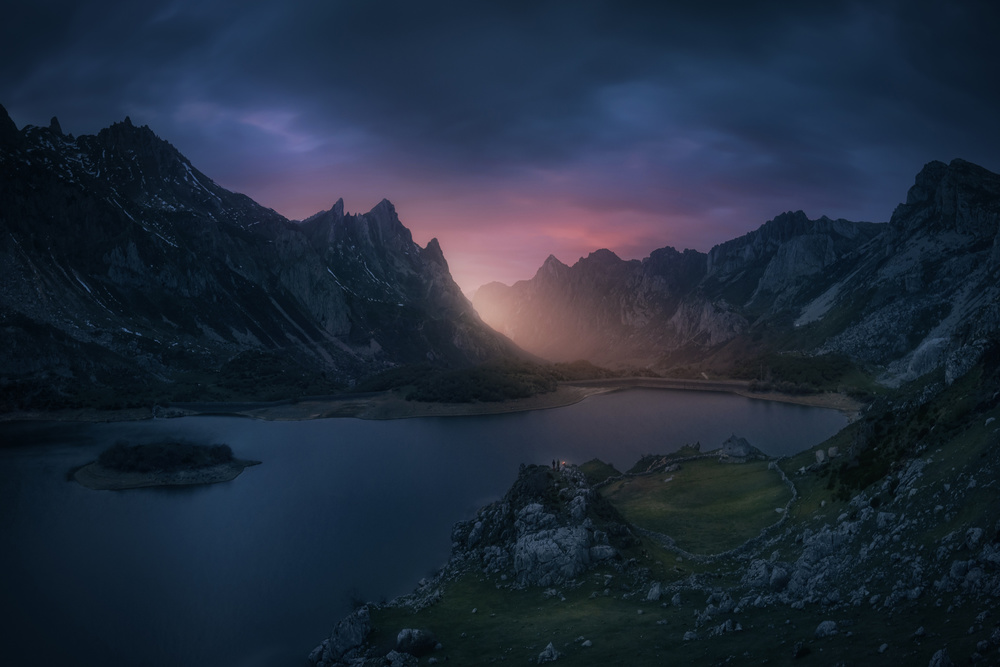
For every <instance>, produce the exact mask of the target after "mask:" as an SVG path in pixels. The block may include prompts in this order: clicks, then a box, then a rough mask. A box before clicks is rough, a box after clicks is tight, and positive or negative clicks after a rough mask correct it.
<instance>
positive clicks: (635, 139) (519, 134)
mask: <svg viewBox="0 0 1000 667" xmlns="http://www.w3.org/2000/svg"><path fill="white" fill-rule="evenodd" d="M998 13H1000V9H998V8H997V5H996V4H995V3H988V2H981V1H970V2H963V3H946V2H936V1H915V2H907V3H901V2H897V1H894V0H885V1H875V2H854V1H849V0H831V1H830V2H824V3H802V2H791V1H788V0H782V1H770V2H759V3H747V2H710V3H683V4H682V6H680V7H678V6H677V3H662V2H638V1H621V0H619V1H616V2H611V1H599V0H581V1H580V2H574V3H572V5H571V6H570V5H567V4H566V3H559V2H545V1H536V0H532V1H515V0H510V1H507V2H489V3H470V2H458V1H454V0H434V1H428V2H421V3H414V2H409V1H402V0H391V1H390V0H369V1H366V2H328V1H325V0H323V1H320V0H300V1H297V2H282V3H279V2H266V1H261V0H257V1H254V0H249V1H243V2H236V1H235V0H198V1H195V0H170V1H166V0H164V1H161V2H152V3H138V4H136V3H129V2H124V0H103V1H102V2H95V3H87V4H80V3H71V2H68V1H63V0H60V1H57V2H53V1H46V0H41V2H40V3H34V4H31V5H30V6H28V5H25V4H24V3H22V5H19V6H17V7H12V8H10V9H9V10H8V15H7V17H8V18H10V19H11V20H8V21H5V22H4V24H3V26H0V56H2V57H0V102H2V103H3V104H4V105H5V106H7V108H8V110H9V111H10V112H11V114H12V116H13V117H14V118H15V120H16V121H17V122H19V123H21V124H23V123H25V122H31V123H35V124H43V123H47V122H48V118H49V117H50V116H51V115H53V114H58V115H59V117H60V120H61V122H62V126H63V127H64V128H65V129H66V130H67V131H71V132H76V133H82V132H96V131H97V130H99V129H100V128H101V127H104V126H106V125H108V124H109V123H110V122H112V121H114V120H118V119H120V118H122V117H123V116H124V115H126V114H130V115H132V118H133V120H135V121H136V122H141V123H148V124H150V125H151V126H152V127H153V128H154V130H156V131H157V132H158V133H159V134H160V135H161V136H163V137H164V138H166V139H168V140H169V141H171V142H172V143H173V144H174V145H175V146H177V147H178V148H179V149H180V150H181V151H182V152H184V153H185V154H186V155H188V157H190V158H191V159H192V161H193V162H194V163H195V164H196V166H198V167H199V168H201V169H202V170H203V171H205V172H206V173H208V174H209V175H211V176H212V177H213V178H214V179H215V180H217V181H218V182H219V183H221V184H223V185H225V186H226V187H229V188H232V189H236V190H240V191H245V192H247V193H248V194H250V195H251V196H253V197H255V198H256V199H258V200H259V201H261V202H262V203H264V204H265V205H268V206H272V207H274V208H276V209H277V210H279V211H281V212H282V213H284V214H286V215H288V216H290V217H297V218H301V217H305V216H307V215H309V214H311V213H313V212H315V211H317V210H319V209H320V208H325V207H329V206H330V204H331V203H332V201H335V200H336V198H337V197H338V196H344V197H345V198H346V199H347V201H348V203H349V205H350V203H351V202H357V203H356V204H354V205H355V206H357V207H358V209H361V210H364V207H366V206H370V205H374V203H376V202H377V201H379V199H381V198H382V197H389V198H390V199H392V200H393V201H394V202H396V204H397V207H398V209H399V210H400V212H401V215H403V216H404V218H407V219H409V220H411V221H414V222H415V223H416V224H419V225H427V227H426V229H427V230H428V231H430V230H434V234H437V235H441V236H442V237H443V238H442V242H443V244H444V247H445V249H446V251H447V249H448V247H449V242H448V239H447V238H444V234H456V235H462V234H465V235H467V236H456V237H455V238H456V239H459V238H464V239H467V240H464V241H461V242H457V241H456V243H454V244H451V245H452V246H453V247H455V248H457V249H458V250H462V251H464V250H463V249H471V248H473V246H474V240H472V239H473V235H474V234H479V235H480V236H482V237H484V238H490V239H493V240H494V241H497V244H494V247H496V248H500V247H504V248H506V250H505V251H504V252H505V253H507V254H506V255H505V257H506V259H505V260H503V261H506V262H507V265H508V266H511V267H514V266H518V267H519V266H520V265H521V262H522V260H521V259H519V258H518V257H515V256H514V254H515V253H516V252H518V244H520V246H519V247H520V252H521V253H522V254H529V255H532V256H535V255H540V257H541V259H544V257H545V256H547V255H548V254H549V252H553V250H554V249H559V250H560V252H571V253H572V252H577V250H576V248H577V247H578V245H573V243H571V242H570V241H569V239H567V238H566V237H565V235H564V236H559V235H557V234H550V235H546V234H542V233H531V232H530V229H531V228H532V226H534V227H535V228H536V229H544V228H546V225H547V224H548V221H550V220H556V219H558V220H560V221H566V224H570V223H571V222H572V221H573V220H576V221H577V222H576V223H573V224H579V225H582V227H581V233H580V234H579V235H578V236H577V238H578V239H582V240H580V241H579V243H580V244H582V243H596V242H600V240H602V239H603V240H605V241H606V242H607V243H608V244H614V243H617V244H618V246H617V247H616V248H613V249H615V250H618V251H621V252H622V254H624V255H628V254H630V253H642V252H644V250H643V248H645V252H648V251H649V250H652V249H653V248H654V247H656V246H655V245H651V244H661V245H662V244H666V243H671V244H676V245H679V246H686V245H690V246H693V247H697V248H699V249H702V250H705V249H707V248H708V247H710V246H711V245H712V244H713V243H717V242H719V241H722V240H725V239H727V238H732V237H734V236H737V235H739V234H742V233H745V232H746V231H749V230H750V229H752V228H754V227H756V226H757V225H759V224H761V223H762V222H763V221H764V220H766V219H769V218H771V217H773V216H774V215H776V214H778V213H780V212H782V211H784V210H794V209H799V208H801V209H803V210H805V211H806V212H807V213H808V214H809V215H811V216H813V217H817V216H818V215H821V214H827V215H831V216H834V217H838V216H840V217H847V218H853V219H869V220H885V219H886V218H888V216H889V214H890V213H891V211H892V208H893V207H894V205H895V204H896V203H897V202H898V201H899V200H901V199H902V198H903V197H904V196H905V191H906V188H907V187H908V185H909V184H910V183H911V182H912V178H913V175H914V174H915V173H916V172H917V171H918V170H919V169H920V167H921V166H922V165H923V164H924V163H925V162H927V161H930V160H932V159H943V160H949V159H951V158H953V157H964V158H966V159H969V160H972V161H974V162H979V163H980V164H983V165H984V166H986V167H987V168H991V169H994V170H997V169H1000V128H998V126H997V124H996V122H995V114H996V109H997V108H998V106H1000V88H998V87H997V86H991V85H988V83H989V82H993V81H997V80H1000V44H998V42H997V40H996V39H995V35H996V33H997V28H998V27H1000V18H998ZM411 207H412V208H411ZM459 220H461V224H459V222H458V221H459ZM445 221H449V222H447V223H446V222H445ZM560 224H562V222H560ZM602 225H604V226H602ZM414 231H415V232H416V233H417V234H418V236H419V235H420V231H419V230H416V229H415V230H414ZM505 231H506V233H507V238H512V239H513V238H515V237H516V238H517V239H519V241H518V243H511V244H505V243H499V241H498V239H501V238H504V233H505ZM574 243H575V242H574ZM529 244H530V245H532V247H531V248H530V249H529V248H528V245H529ZM545 244H550V247H549V248H545V247H542V246H544V245H545ZM535 245H537V246H538V248H537V249H536V248H535V247H534V246H535ZM508 246H509V247H508ZM591 249H592V248H591ZM588 251H589V250H588ZM470 252H471V250H470ZM498 252H499V250H498ZM557 254H559V253H557ZM582 254H586V253H582ZM560 256H561V255H560ZM573 259H574V258H573V257H568V258H567V259H566V261H572V260H573ZM449 260H450V261H451V263H452V265H453V266H455V265H456V264H457V263H460V261H459V260H458V259H455V258H452V257H451V256H449ZM505 275H506V274H505Z"/></svg>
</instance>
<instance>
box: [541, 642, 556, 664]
mask: <svg viewBox="0 0 1000 667" xmlns="http://www.w3.org/2000/svg"><path fill="white" fill-rule="evenodd" d="M560 655H562V654H561V653H559V651H557V650H556V647H555V646H553V645H552V642H549V645H548V646H546V647H545V650H544V651H542V652H541V653H539V654H538V663H537V664H539V665H540V664H542V663H544V662H555V661H556V660H558V659H559V656H560Z"/></svg>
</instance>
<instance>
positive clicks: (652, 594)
mask: <svg viewBox="0 0 1000 667" xmlns="http://www.w3.org/2000/svg"><path fill="white" fill-rule="evenodd" d="M646 599H647V600H649V601H650V602H658V601H659V599H660V582H658V581H654V582H653V585H652V586H650V587H649V593H647V594H646Z"/></svg>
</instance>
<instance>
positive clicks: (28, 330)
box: [0, 107, 1000, 410]
mask: <svg viewBox="0 0 1000 667" xmlns="http://www.w3.org/2000/svg"><path fill="white" fill-rule="evenodd" d="M0 202H3V206H2V207H0V232H2V233H0V257H2V262H0V283H2V285H3V292H2V294H0V323H2V326H0V407H2V409H4V410H16V409H25V408H45V407H55V406H66V405H76V406H86V405H90V404H95V405H96V404H99V405H105V406H106V405H107V404H108V400H109V397H114V398H113V401H112V402H113V405H112V407H122V406H123V405H129V404H135V405H147V406H148V405H149V404H151V403H153V402H156V401H157V400H161V401H162V400H166V401H185V400H187V401H207V400H243V399H248V400H249V399H256V400H259V399H267V400H274V399H279V398H289V397H294V396H301V395H315V394H324V393H334V392H338V391H343V390H345V389H350V388H351V387H354V386H355V385H356V383H357V382H358V381H359V380H362V379H364V378H367V377H370V376H373V375H376V374H378V373H380V372H382V371H385V370H387V369H393V368H398V367H401V366H415V365H417V364H430V365H431V366H435V367H438V368H463V367H469V366H473V365H477V364H481V363H484V362H490V361H498V360H506V361H510V360H515V359H525V358H531V357H532V356H535V357H538V358H541V359H547V360H551V361H574V360H578V359H586V360H589V361H591V362H594V363H597V364H601V365H606V366H611V367H621V368H630V369H637V368H642V369H647V370H651V371H653V372H656V373H660V374H667V375H682V376H694V377H699V376H703V375H704V376H708V375H709V374H712V375H715V376H716V377H718V376H720V375H722V376H729V377H744V378H747V379H749V378H751V377H755V378H756V377H759V378H760V379H764V375H765V372H764V369H765V364H764V361H765V360H767V361H768V364H769V366H770V365H771V362H773V361H774V359H776V358H781V357H790V356H794V357H797V358H801V359H804V360H806V361H807V363H815V360H818V359H820V358H822V359H830V358H836V359H843V360H848V362H849V363H850V364H854V365H860V366H863V367H864V368H865V371H866V372H868V373H869V374H871V375H877V376H879V379H880V380H881V381H882V382H883V383H884V384H889V385H893V384H899V383H901V382H904V381H906V380H909V379H913V378H916V377H918V376H920V375H922V374H924V373H926V372H928V371H931V370H934V369H939V368H944V369H945V375H946V378H947V379H948V380H949V381H950V380H952V379H954V378H956V377H958V376H959V375H961V374H962V373H963V372H964V371H965V370H966V369H968V368H969V367H971V366H972V365H973V364H974V363H976V361H977V360H978V359H979V358H980V356H981V354H982V350H983V349H984V347H985V346H986V344H987V342H988V341H989V340H990V339H991V337H992V338H995V337H996V334H997V330H998V328H1000V305H998V304H1000V280H998V278H1000V176H998V175H997V174H994V173H992V172H990V171H988V170H986V169H984V168H982V167H979V166H976V165H974V164H971V163H968V162H965V161H963V160H958V159H956V160H953V161H952V162H951V163H950V164H945V163H942V162H931V163H929V164H927V165H926V166H925V167H924V168H923V169H922V170H921V171H920V173H919V174H918V175H917V177H916V180H915V183H914V185H913V186H912V187H911V188H910V190H909V192H908V194H907V196H906V201H905V203H902V204H900V205H899V206H898V207H897V208H896V210H895V211H894V212H893V213H892V216H891V219H890V221H889V222H888V223H869V222H852V221H848V220H831V219H829V218H826V217H821V218H820V219H818V220H813V219H809V218H808V217H807V216H806V215H805V214H804V213H803V212H802V211H797V212H788V213H783V214H781V215H779V216H777V217H776V218H774V219H773V220H770V221H768V222H766V223H765V224H763V225H762V226H760V227H759V228H758V229H756V230H754V231H751V232H749V233H747V234H745V235H744V236H741V237H739V238H736V239H733V240H731V241H728V242H726V243H722V244H720V245H717V246H715V247H714V248H712V249H711V250H710V251H709V252H708V253H702V252H698V251H695V250H684V251H683V252H681V251H678V250H676V249H674V248H671V247H665V248H661V249H658V250H655V251H653V252H652V253H651V254H650V255H649V256H648V257H646V258H644V259H642V260H622V259H621V258H619V257H618V256H616V255H615V254H614V253H613V252H611V251H610V250H606V249H602V250H597V251H595V252H593V253H591V254H590V255H589V256H588V257H585V258H582V259H580V260H579V261H578V262H577V263H576V264H574V265H572V266H567V265H566V264H564V263H562V262H560V261H559V260H558V259H556V258H555V257H553V256H550V257H549V258H548V259H547V260H546V261H545V262H544V264H543V265H542V266H541V267H540V268H539V269H538V272H537V273H536V274H535V276H534V277H533V278H531V279H530V280H523V281H520V282H517V283H515V284H514V285H512V286H507V285H503V284H500V283H491V284H488V285H485V286H483V287H481V288H480V289H479V290H478V291H477V292H476V294H475V296H474V298H473V301H472V302H471V303H470V301H469V300H468V299H467V298H466V297H465V296H464V295H463V294H462V292H461V290H460V289H459V288H458V286H457V285H456V284H455V282H454V280H453V279H452V277H451V274H450V273H449V270H448V263H447V261H446V260H445V257H444V254H443V252H442V249H441V246H440V244H439V243H438V241H437V240H436V239H432V240H431V241H430V242H429V243H428V244H427V246H426V247H420V246H419V245H417V244H416V243H415V242H414V241H413V238H412V235H411V233H410V231H409V230H408V229H407V228H406V227H405V226H404V225H403V224H402V222H401V221H400V219H399V216H398V215H397V213H396V210H395V208H394V207H393V205H392V204H391V203H390V202H389V201H388V200H383V201H382V202H380V203H379V204H378V205H377V206H375V207H374V208H373V209H372V210H371V211H369V212H367V213H356V214H351V213H348V212H346V211H345V208H344V203H343V200H337V201H336V203H335V204H334V205H333V206H332V207H331V208H330V209H329V210H326V211H322V212H319V213H317V214H316V215H313V216H312V217H310V218H307V219H306V220H302V221H293V220H288V219H286V218H284V217H283V216H281V215H279V214H278V213H276V212H275V211H273V210H271V209H268V208H265V207H263V206H261V205H259V204H257V203H255V202H254V201H253V200H251V199H250V198H249V197H246V196H244V195H241V194H237V193H233V192H230V191H228V190H226V189H224V188H222V187H220V186H219V185H218V184H216V183H215V182H214V181H212V179H211V178H209V177H208V176H206V175H205V174H203V173H202V172H200V171H199V170H198V169H197V168H195V167H194V166H193V165H192V164H191V162H190V161H189V160H188V159H187V158H185V157H184V156H183V155H181V154H180V153H179V152H178V151H177V149H175V148H174V147H173V146H172V145H171V144H169V143H168V142H166V141H164V140H162V139H160V138H159V137H157V136H156V134H154V132H153V131H152V130H151V129H150V128H149V127H146V126H142V127H137V126H135V125H133V123H132V122H131V120H130V119H128V118H126V119H125V120H124V121H123V122H119V123H115V124H113V125H111V126H110V127H108V128H106V129H104V130H101V131H100V132H99V133H98V134H96V135H84V136H79V137H73V136H72V135H69V134H65V133H64V132H63V131H62V129H61V127H60V125H59V122H58V120H57V119H55V118H53V119H52V121H51V123H50V124H49V126H48V127H36V126H31V125H28V126H25V127H24V128H22V129H20V130H19V129H18V128H17V126H16V125H15V124H14V122H13V121H12V120H11V118H10V117H9V115H8V114H7V112H6V110H5V109H3V107H0ZM477 311H478V312H477ZM480 316H481V317H480Z"/></svg>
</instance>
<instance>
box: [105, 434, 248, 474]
mask: <svg viewBox="0 0 1000 667" xmlns="http://www.w3.org/2000/svg"><path fill="white" fill-rule="evenodd" d="M232 460H233V450H232V448H230V446H229V445H192V444H188V443H182V442H159V443H153V444H145V445H130V444H128V443H126V442H122V441H119V442H116V443H115V444H113V445H111V446H110V447H108V448H107V449H105V450H104V451H103V452H101V455H100V456H99V457H98V459H97V462H98V463H99V464H100V465H101V466H103V467H105V468H109V469H111V470H118V471H120V472H142V473H149V472H175V471H178V470H192V469H196V468H207V467H209V466H214V465H218V464H220V463H228V462H230V461H232Z"/></svg>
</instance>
